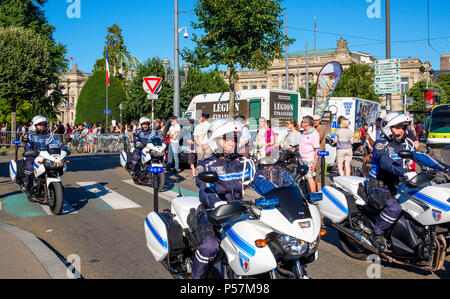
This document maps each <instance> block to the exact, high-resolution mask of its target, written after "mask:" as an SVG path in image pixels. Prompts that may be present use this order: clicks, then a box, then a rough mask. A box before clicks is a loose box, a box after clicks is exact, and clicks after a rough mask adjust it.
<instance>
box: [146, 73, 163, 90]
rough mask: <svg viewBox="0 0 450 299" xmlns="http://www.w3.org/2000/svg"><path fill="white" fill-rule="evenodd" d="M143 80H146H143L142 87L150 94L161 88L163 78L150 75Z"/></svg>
mask: <svg viewBox="0 0 450 299" xmlns="http://www.w3.org/2000/svg"><path fill="white" fill-rule="evenodd" d="M143 81H144V82H142V87H143V88H144V90H145V92H147V93H148V94H155V93H158V92H159V91H160V90H161V82H162V78H159V77H154V76H149V77H144V80H143Z"/></svg>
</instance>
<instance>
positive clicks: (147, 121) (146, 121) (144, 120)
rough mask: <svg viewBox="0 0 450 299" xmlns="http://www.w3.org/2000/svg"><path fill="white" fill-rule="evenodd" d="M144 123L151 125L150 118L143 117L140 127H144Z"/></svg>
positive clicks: (140, 120)
mask: <svg viewBox="0 0 450 299" xmlns="http://www.w3.org/2000/svg"><path fill="white" fill-rule="evenodd" d="M143 123H149V124H150V123H151V121H150V118H148V117H147V116H143V117H141V119H139V125H140V126H142V124H143Z"/></svg>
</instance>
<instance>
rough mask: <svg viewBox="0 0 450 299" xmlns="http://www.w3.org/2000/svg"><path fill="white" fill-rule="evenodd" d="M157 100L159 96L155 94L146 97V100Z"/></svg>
mask: <svg viewBox="0 0 450 299" xmlns="http://www.w3.org/2000/svg"><path fill="white" fill-rule="evenodd" d="M158 98H159V96H158V95H157V94H151V93H150V94H148V95H147V99H149V100H157V99H158Z"/></svg>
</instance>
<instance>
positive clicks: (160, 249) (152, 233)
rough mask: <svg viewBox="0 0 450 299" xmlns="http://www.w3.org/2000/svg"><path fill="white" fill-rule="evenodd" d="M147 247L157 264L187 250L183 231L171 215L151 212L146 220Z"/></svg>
mask: <svg viewBox="0 0 450 299" xmlns="http://www.w3.org/2000/svg"><path fill="white" fill-rule="evenodd" d="M145 238H146V240H147V247H148V249H149V250H150V252H151V253H152V254H153V256H154V257H155V260H156V261H157V262H161V261H163V260H164V259H165V258H166V257H167V255H168V254H169V255H172V254H174V255H175V254H177V253H178V252H180V251H182V250H184V249H185V244H184V242H183V230H182V228H181V226H180V225H179V224H178V222H176V221H174V220H173V219H172V217H171V216H170V215H169V214H166V213H155V212H151V213H150V214H148V216H147V218H146V219H145Z"/></svg>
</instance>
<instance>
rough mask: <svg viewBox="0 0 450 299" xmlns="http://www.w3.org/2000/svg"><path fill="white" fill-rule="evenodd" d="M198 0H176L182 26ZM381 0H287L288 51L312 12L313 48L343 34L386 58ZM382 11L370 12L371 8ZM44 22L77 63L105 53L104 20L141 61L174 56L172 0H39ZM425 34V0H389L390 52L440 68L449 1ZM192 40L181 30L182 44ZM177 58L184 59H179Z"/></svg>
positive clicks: (448, 44)
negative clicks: (76, 13) (74, 13)
mask: <svg viewBox="0 0 450 299" xmlns="http://www.w3.org/2000/svg"><path fill="white" fill-rule="evenodd" d="M75 1H78V3H79V7H80V18H76V17H75V18H69V16H68V13H67V10H68V8H69V7H70V6H71V5H73V4H75ZM194 3H195V0H179V10H181V11H187V13H182V14H180V17H179V27H184V26H187V27H188V32H190V33H192V32H193V31H192V28H191V21H193V20H195V14H194V13H193V9H194ZM384 3H385V0H310V1H305V0H284V1H283V3H282V6H283V7H284V8H285V9H286V11H285V13H287V15H288V30H289V36H290V37H292V38H295V39H296V41H295V43H294V44H293V45H291V46H290V48H289V52H294V51H303V50H304V49H305V43H308V45H309V48H310V49H312V48H313V44H314V33H313V29H314V17H316V18H317V27H318V31H319V32H318V33H317V49H323V48H335V47H336V43H337V40H338V39H339V38H340V37H341V36H342V37H344V38H345V39H346V40H347V41H348V47H349V48H350V50H351V51H361V52H365V53H369V54H372V55H374V56H375V57H376V58H378V59H384V58H385V42H384V39H385V13H384V11H385V6H384ZM371 5H373V6H372V8H374V10H371V11H372V12H374V13H376V12H377V8H378V7H379V8H380V9H379V11H380V17H379V18H377V16H375V17H374V18H369V16H368V14H367V10H368V8H369V7H370V6H371ZM44 11H45V14H46V17H47V18H48V22H49V23H50V24H52V25H53V26H55V27H56V30H55V33H54V38H55V40H56V41H57V42H60V43H62V44H65V45H66V47H67V50H68V54H67V58H69V57H70V56H72V57H73V58H74V61H75V62H76V63H78V67H79V69H80V70H82V71H85V72H91V70H92V68H93V65H94V63H95V61H96V60H97V59H99V58H100V57H101V56H102V53H103V47H104V43H105V36H106V28H107V27H109V26H111V25H112V24H118V25H119V27H120V28H121V29H122V30H123V32H122V34H123V37H124V40H125V44H126V46H127V49H128V51H129V52H131V53H132V54H133V55H135V56H136V57H137V58H139V59H140V60H141V61H145V60H147V59H149V58H152V57H155V56H156V57H160V58H165V57H167V58H169V59H170V60H171V61H173V56H174V54H173V44H174V41H173V31H174V27H173V26H174V25H173V23H174V0H164V1H157V0H147V1H143V0H139V1H138V0H129V1H118V0H109V1H107V0H48V2H47V4H46V5H45V6H44ZM430 37H431V40H430V42H431V45H432V47H433V48H431V47H429V46H428V44H427V38H428V28H427V0H401V1H400V0H392V1H391V40H392V45H391V56H392V57H400V58H407V57H412V58H415V57H418V58H420V59H421V60H422V61H430V62H431V65H432V67H433V68H434V69H439V66H440V59H439V54H442V53H450V1H448V0H430ZM194 46H195V45H194V43H193V42H192V41H191V40H190V38H189V39H184V38H183V33H181V34H180V49H182V48H185V47H187V48H191V49H192V48H193V47H194ZM181 63H182V62H181Z"/></svg>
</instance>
